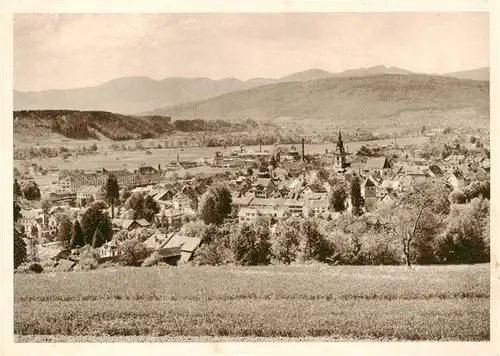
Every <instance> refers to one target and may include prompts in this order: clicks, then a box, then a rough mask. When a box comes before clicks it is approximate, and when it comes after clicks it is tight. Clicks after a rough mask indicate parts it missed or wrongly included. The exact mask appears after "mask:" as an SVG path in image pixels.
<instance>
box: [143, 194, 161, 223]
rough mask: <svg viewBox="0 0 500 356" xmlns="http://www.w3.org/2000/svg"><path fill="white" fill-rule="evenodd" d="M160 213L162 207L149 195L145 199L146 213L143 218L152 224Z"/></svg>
mask: <svg viewBox="0 0 500 356" xmlns="http://www.w3.org/2000/svg"><path fill="white" fill-rule="evenodd" d="M159 212H160V205H158V203H157V202H156V201H155V200H154V199H153V197H152V196H150V195H148V196H147V197H146V199H144V212H143V218H144V219H146V220H147V221H149V222H152V221H153V219H154V217H155V215H156V214H158V213H159Z"/></svg>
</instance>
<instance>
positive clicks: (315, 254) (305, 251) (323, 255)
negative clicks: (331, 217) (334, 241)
mask: <svg viewBox="0 0 500 356" xmlns="http://www.w3.org/2000/svg"><path fill="white" fill-rule="evenodd" d="M300 225H301V226H300V233H301V235H302V236H301V244H300V245H301V246H300V247H301V248H300V250H301V253H300V258H301V259H302V260H304V261H307V260H315V261H319V262H326V261H327V260H328V259H329V258H330V257H331V256H332V254H333V247H332V245H331V244H330V243H329V241H328V240H327V239H326V238H325V237H324V236H323V234H321V232H320V231H319V229H318V224H317V223H316V221H315V220H313V219H305V220H303V221H302V222H301V224H300Z"/></svg>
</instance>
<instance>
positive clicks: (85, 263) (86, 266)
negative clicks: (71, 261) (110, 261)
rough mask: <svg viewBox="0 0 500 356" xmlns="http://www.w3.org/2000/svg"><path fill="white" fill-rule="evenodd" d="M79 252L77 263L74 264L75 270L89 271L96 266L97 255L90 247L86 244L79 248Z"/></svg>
mask: <svg viewBox="0 0 500 356" xmlns="http://www.w3.org/2000/svg"><path fill="white" fill-rule="evenodd" d="M79 252H80V259H79V261H78V264H77V265H76V266H75V270H76V271H78V270H80V271H89V270H92V269H96V268H97V267H98V265H99V263H98V260H97V258H98V255H97V253H96V251H95V250H94V249H93V248H92V247H90V246H88V245H87V246H85V247H83V248H81V249H80V251H79Z"/></svg>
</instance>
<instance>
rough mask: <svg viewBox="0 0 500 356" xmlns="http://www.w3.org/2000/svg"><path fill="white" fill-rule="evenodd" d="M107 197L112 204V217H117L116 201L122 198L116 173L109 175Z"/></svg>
mask: <svg viewBox="0 0 500 356" xmlns="http://www.w3.org/2000/svg"><path fill="white" fill-rule="evenodd" d="M106 198H107V199H108V203H109V205H110V206H111V219H114V218H115V203H116V202H117V201H119V199H120V187H119V186H118V181H117V180H116V177H115V175H114V174H110V175H109V176H108V180H107V181H106Z"/></svg>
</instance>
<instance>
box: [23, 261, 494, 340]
mask: <svg viewBox="0 0 500 356" xmlns="http://www.w3.org/2000/svg"><path fill="white" fill-rule="evenodd" d="M488 272H489V269H488V266H487V265H477V266H433V267H418V266H417V267H416V268H414V269H413V270H406V269H405V268H404V267H323V266H317V265H313V266H272V267H253V268H242V267H241V268H240V267H230V268H229V267H221V268H201V267H200V268H198V267H189V266H186V267H181V268H148V269H144V268H143V269H127V268H118V269H105V270H98V271H93V272H86V273H69V274H64V273H60V274H42V275H36V276H33V275H15V279H14V300H15V305H14V310H15V315H14V330H15V333H16V334H25V335H37V334H38V335H77V336H84V335H94V336H106V335H108V336H109V335H114V336H126V335H129V336H130V335H136V336H166V337H176V336H186V337H189V336H191V337H197V336H200V337H204V336H218V337H234V338H241V337H250V338H252V337H285V336H286V337H298V338H303V337H310V336H314V337H332V338H337V339H385V340H387V339H400V340H415V339H429V340H445V339H446V340H448V339H450V340H451V339H454V340H486V339H488V338H489V282H488V281H489V273H488ZM82 286H85V287H84V288H82ZM68 316H69V317H68Z"/></svg>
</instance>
